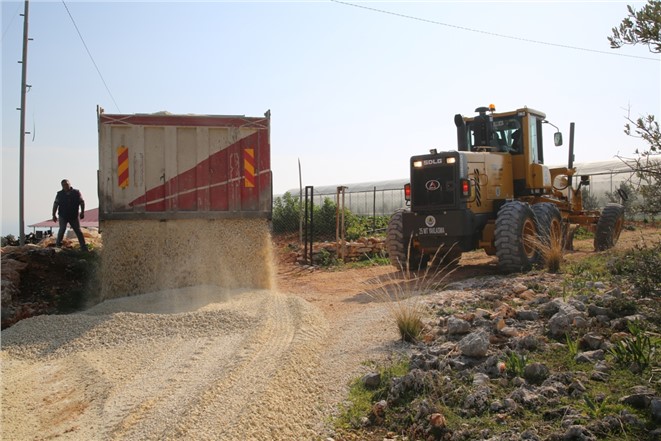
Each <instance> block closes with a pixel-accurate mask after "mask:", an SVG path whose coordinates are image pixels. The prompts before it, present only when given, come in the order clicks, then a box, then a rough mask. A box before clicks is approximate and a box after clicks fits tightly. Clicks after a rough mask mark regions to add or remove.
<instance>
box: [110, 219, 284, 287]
mask: <svg viewBox="0 0 661 441" xmlns="http://www.w3.org/2000/svg"><path fill="white" fill-rule="evenodd" d="M101 230H102V234H103V252H102V256H101V300H106V299H112V298H117V297H124V296H129V295H136V294H143V293H148V292H154V291H163V290H168V289H175V288H182V287H189V286H198V285H212V286H216V287H219V288H225V289H226V290H235V289H240V288H250V289H266V290H271V289H273V287H274V273H275V271H274V264H273V257H272V243H271V238H270V232H269V228H268V223H267V222H266V221H265V220H264V219H180V220H169V221H158V220H130V221H127V220H122V221H103V222H102V223H101Z"/></svg>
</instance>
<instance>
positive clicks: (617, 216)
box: [594, 204, 624, 251]
mask: <svg viewBox="0 0 661 441" xmlns="http://www.w3.org/2000/svg"><path fill="white" fill-rule="evenodd" d="M623 226H624V207H623V206H622V205H620V204H608V205H606V207H605V208H604V209H603V211H602V212H601V216H600V217H599V221H598V222H597V231H596V232H595V235H594V249H595V250H596V251H604V250H607V249H609V248H613V247H614V246H615V244H616V243H617V241H618V239H619V238H620V233H621V232H622V227H623Z"/></svg>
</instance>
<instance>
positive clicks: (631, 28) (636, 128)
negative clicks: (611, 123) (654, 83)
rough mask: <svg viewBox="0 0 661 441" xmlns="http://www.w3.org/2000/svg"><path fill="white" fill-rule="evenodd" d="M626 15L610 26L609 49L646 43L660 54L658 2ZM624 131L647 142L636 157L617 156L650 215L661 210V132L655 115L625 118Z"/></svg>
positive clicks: (660, 10) (652, 0)
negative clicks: (634, 176)
mask: <svg viewBox="0 0 661 441" xmlns="http://www.w3.org/2000/svg"><path fill="white" fill-rule="evenodd" d="M627 9H628V10H629V15H628V16H627V17H625V18H624V19H623V20H622V23H620V25H619V26H618V27H614V28H613V29H612V32H613V34H612V35H611V36H610V37H608V41H609V42H610V45H611V48H613V49H619V48H621V47H623V46H626V45H632V46H633V45H638V44H643V45H646V46H647V48H648V49H649V51H650V52H652V53H655V54H658V53H661V1H659V0H648V1H647V3H646V4H645V6H643V8H642V9H640V10H635V9H634V8H633V7H632V6H627ZM626 120H627V123H626V124H625V125H624V133H626V134H627V135H628V136H631V137H633V138H638V139H642V140H643V141H645V143H647V147H646V149H645V150H642V151H640V150H639V149H636V151H635V152H634V153H635V155H636V156H635V158H624V157H620V159H622V160H623V161H624V162H625V163H627V164H629V165H630V167H631V168H632V170H633V171H634V172H636V174H637V176H638V177H639V178H640V185H639V188H638V191H639V192H640V194H641V196H642V197H643V199H644V201H645V203H644V204H642V205H641V207H642V208H643V212H644V213H645V214H650V215H652V216H655V215H658V214H659V213H661V189H660V187H661V132H660V131H659V122H658V121H657V120H656V119H655V117H654V115H644V116H640V117H638V118H635V119H634V118H632V117H631V114H630V113H629V114H628V115H627V117H626Z"/></svg>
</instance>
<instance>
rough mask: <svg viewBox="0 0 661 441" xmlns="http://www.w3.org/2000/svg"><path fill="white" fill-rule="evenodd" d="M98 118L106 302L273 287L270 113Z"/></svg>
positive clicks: (99, 112)
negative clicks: (194, 289) (163, 293)
mask: <svg viewBox="0 0 661 441" xmlns="http://www.w3.org/2000/svg"><path fill="white" fill-rule="evenodd" d="M97 119H98V130H99V170H98V193H99V228H100V230H101V233H102V237H103V247H104V248H103V252H102V261H101V269H102V273H103V275H102V279H103V288H102V296H103V297H104V298H109V297H118V296H124V295H131V294H139V293H144V292H149V291H155V290H162V289H167V288H177V287H182V286H191V285H196V284H214V285H219V286H225V287H231V288H235V287H240V286H249V287H252V288H254V287H258V288H259V287H265V288H266V287H268V286H269V284H270V278H271V274H270V272H269V264H268V263H269V261H270V254H269V253H270V248H269V247H270V240H269V235H268V222H269V220H270V219H271V211H272V198H273V195H272V174H271V164H270V161H271V159H270V112H266V113H265V114H264V116H263V117H247V116H243V115H195V114H170V113H168V112H159V113H152V114H110V113H105V112H104V111H103V109H101V108H98V109H97Z"/></svg>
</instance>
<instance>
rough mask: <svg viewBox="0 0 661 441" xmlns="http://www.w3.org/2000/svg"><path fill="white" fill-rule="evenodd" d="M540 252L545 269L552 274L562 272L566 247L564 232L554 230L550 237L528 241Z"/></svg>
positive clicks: (550, 232)
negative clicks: (561, 266) (561, 265)
mask: <svg viewBox="0 0 661 441" xmlns="http://www.w3.org/2000/svg"><path fill="white" fill-rule="evenodd" d="M527 240H529V241H530V243H531V244H532V245H533V246H534V247H535V249H536V250H537V251H538V252H539V255H540V257H541V260H542V263H543V265H544V268H546V270H547V271H548V272H550V273H557V272H559V271H560V264H561V263H562V259H563V256H564V246H563V243H562V242H563V238H562V232H560V231H558V230H557V229H554V228H552V229H551V230H550V231H549V236H548V237H544V238H540V237H539V236H537V237H534V238H531V239H527Z"/></svg>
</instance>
